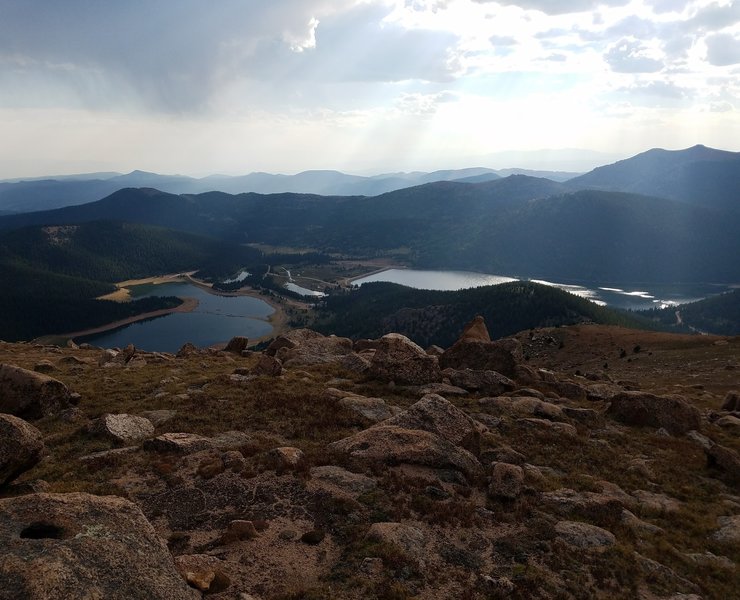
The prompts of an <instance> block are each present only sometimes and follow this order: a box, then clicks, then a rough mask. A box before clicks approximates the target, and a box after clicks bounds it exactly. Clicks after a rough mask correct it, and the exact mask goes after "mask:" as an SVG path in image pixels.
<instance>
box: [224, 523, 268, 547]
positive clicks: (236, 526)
mask: <svg viewBox="0 0 740 600" xmlns="http://www.w3.org/2000/svg"><path fill="white" fill-rule="evenodd" d="M256 537H259V533H258V532H257V528H256V527H255V526H254V523H253V522H252V521H244V520H240V519H239V520H235V521H232V522H231V523H229V525H228V527H227V528H226V532H225V533H224V534H223V535H222V536H221V543H222V544H231V543H233V542H237V541H242V540H253V539H254V538H256Z"/></svg>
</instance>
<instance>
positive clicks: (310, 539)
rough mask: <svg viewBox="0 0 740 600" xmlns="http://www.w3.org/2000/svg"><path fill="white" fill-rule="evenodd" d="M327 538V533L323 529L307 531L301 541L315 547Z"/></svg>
mask: <svg viewBox="0 0 740 600" xmlns="http://www.w3.org/2000/svg"><path fill="white" fill-rule="evenodd" d="M325 537H326V532H325V531H324V530H323V529H314V530H312V531H307V532H306V533H304V534H303V535H302V536H301V541H302V542H303V543H304V544H308V545H310V546H315V545H317V544H320V543H321V542H323V541H324V538H325Z"/></svg>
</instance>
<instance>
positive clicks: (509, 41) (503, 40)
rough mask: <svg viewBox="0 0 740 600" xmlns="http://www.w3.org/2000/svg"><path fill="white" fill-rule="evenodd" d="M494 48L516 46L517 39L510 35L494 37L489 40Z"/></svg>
mask: <svg viewBox="0 0 740 600" xmlns="http://www.w3.org/2000/svg"><path fill="white" fill-rule="evenodd" d="M488 41H489V42H491V44H492V45H493V46H516V44H517V41H516V38H514V37H511V36H508V35H492V36H491V37H489V38H488Z"/></svg>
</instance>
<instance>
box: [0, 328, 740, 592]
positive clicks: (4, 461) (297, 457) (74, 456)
mask: <svg viewBox="0 0 740 600" xmlns="http://www.w3.org/2000/svg"><path fill="white" fill-rule="evenodd" d="M635 336H639V340H640V343H639V344H637V343H635V339H636V337H635ZM739 379H740V338H713V337H709V336H702V337H699V336H696V337H688V336H667V335H663V334H650V333H646V332H640V333H639V334H637V333H635V332H628V331H627V330H620V329H617V328H607V327H597V326H582V327H576V328H563V329H554V330H538V331H530V332H524V333H522V334H520V335H519V336H516V337H514V338H511V339H506V340H500V341H495V342H492V341H491V340H490V339H489V336H488V332H487V330H486V327H485V324H484V323H483V321H482V320H481V319H480V318H479V319H476V320H475V321H473V322H472V323H470V324H469V325H468V327H467V328H466V330H465V332H464V333H463V335H462V336H461V338H460V340H459V341H458V342H457V343H456V344H455V345H454V346H452V347H451V348H448V349H446V350H443V349H441V348H437V347H432V348H429V349H427V350H426V351H425V350H423V349H422V348H420V347H418V346H417V345H415V344H414V343H412V342H411V341H409V340H408V339H407V338H405V337H403V336H401V335H397V334H389V335H386V336H384V337H383V338H381V339H379V340H360V341H357V342H352V341H351V340H348V339H344V338H337V337H324V336H322V335H320V334H317V333H315V332H312V331H309V330H296V331H292V332H290V333H288V334H286V335H284V336H281V337H279V338H278V339H276V340H275V341H274V342H273V343H272V344H271V345H270V346H269V347H268V348H267V349H266V350H265V351H264V352H252V351H249V350H248V349H247V340H246V339H244V338H234V339H233V340H232V341H231V342H230V343H229V345H228V346H227V347H226V349H225V350H223V351H217V350H210V349H209V350H202V349H198V348H195V347H193V346H191V345H186V346H185V347H183V348H182V349H181V350H180V352H179V353H178V354H177V355H171V354H164V353H148V352H142V351H139V350H137V349H136V348H133V347H131V346H129V347H128V348H125V349H123V350H115V349H114V350H101V349H98V348H92V347H89V346H84V347H80V348H78V347H75V346H73V345H72V347H68V348H57V347H52V346H38V345H31V344H4V343H0V413H2V414H0V599H10V598H13V599H19V598H33V599H47V598H106V599H117V598H120V599H131V598H141V599H145V598H146V599H158V598H161V599H168V600H169V599H178V598H199V597H201V596H203V595H207V596H208V597H210V598H214V599H217V598H223V599H226V598H230V599H231V598H233V599H240V600H248V599H263V600H267V599H299V598H316V599H318V598H350V599H354V598H357V599H361V598H362V599H364V598H382V599H404V598H431V599H436V598H439V599H447V598H465V599H473V598H630V599H632V598H643V599H657V598H673V599H679V598H682V599H689V598H691V599H697V598H704V599H710V598H718V599H719V598H732V597H737V593H738V590H740V575H739V573H740V570H739V569H738V561H740V492H739V491H738V484H739V483H740V456H739V455H738V449H740V437H739V436H740V394H738V391H737V390H738V389H740V381H739Z"/></svg>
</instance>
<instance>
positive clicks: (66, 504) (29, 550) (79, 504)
mask: <svg viewBox="0 0 740 600" xmlns="http://www.w3.org/2000/svg"><path fill="white" fill-rule="evenodd" d="M0 547H1V548H2V560H0V581H3V582H4V584H3V586H2V587H0V599H3V600H10V599H11V598H13V599H15V598H24V599H27V600H52V599H57V598H105V599H106V600H124V599H125V600H132V599H139V600H145V599H146V600H195V599H197V598H199V597H200V595H199V594H198V593H196V592H195V591H194V590H191V589H190V588H188V586H187V585H186V583H185V582H184V581H183V579H182V577H180V575H179V574H178V572H177V570H176V569H175V565H174V563H173V560H172V557H171V556H170V553H169V552H168V550H167V547H166V546H165V544H164V543H163V541H162V540H161V539H160V538H159V537H157V535H156V533H155V531H154V529H153V528H152V526H151V525H150V524H149V522H148V521H147V520H146V518H145V517H144V515H143V514H142V513H141V511H140V510H139V508H138V507H137V506H136V505H135V504H133V503H131V502H129V501H128V500H125V499H124V498H118V497H116V496H92V495H90V494H80V493H74V494H31V495H26V496H19V497H17V498H10V499H6V500H0Z"/></svg>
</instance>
